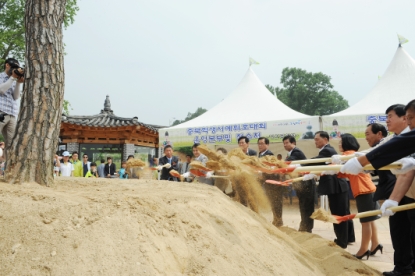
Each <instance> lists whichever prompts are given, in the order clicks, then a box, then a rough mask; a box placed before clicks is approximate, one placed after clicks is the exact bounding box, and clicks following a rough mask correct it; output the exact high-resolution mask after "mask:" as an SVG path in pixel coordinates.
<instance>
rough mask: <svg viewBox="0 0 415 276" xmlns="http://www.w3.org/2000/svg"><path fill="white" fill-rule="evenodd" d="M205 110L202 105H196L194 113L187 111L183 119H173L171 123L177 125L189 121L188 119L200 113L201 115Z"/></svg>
mask: <svg viewBox="0 0 415 276" xmlns="http://www.w3.org/2000/svg"><path fill="white" fill-rule="evenodd" d="M206 111H207V110H206V109H204V108H203V107H198V108H197V110H196V112H195V113H190V112H189V113H187V116H186V118H185V119H184V120H175V121H174V122H173V124H172V125H173V126H175V125H179V124H181V123H184V122H187V121H190V120H192V119H194V118H196V117H199V116H200V115H202V114H203V113H205V112H206Z"/></svg>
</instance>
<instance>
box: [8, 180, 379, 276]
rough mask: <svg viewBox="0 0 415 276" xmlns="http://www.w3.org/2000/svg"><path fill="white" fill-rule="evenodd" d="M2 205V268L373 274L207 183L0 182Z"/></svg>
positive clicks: (21, 271)
mask: <svg viewBox="0 0 415 276" xmlns="http://www.w3.org/2000/svg"><path fill="white" fill-rule="evenodd" d="M0 206H1V212H0V271H1V275H73V274H77V275H97V274H101V275H359V274H363V273H369V274H372V275H376V274H378V272H377V271H374V270H372V269H370V268H369V267H367V266H366V265H365V264H363V263H362V262H360V261H358V260H355V259H350V258H347V257H345V256H343V254H346V255H347V254H348V253H346V251H344V250H342V249H340V248H339V247H331V246H329V242H328V241H325V240H323V239H321V238H319V237H318V236H316V235H311V234H306V233H299V232H296V231H294V230H290V229H288V230H284V231H285V232H286V233H283V232H282V231H280V230H279V229H278V228H276V227H274V226H272V225H271V224H270V223H269V222H267V221H266V220H265V219H263V218H262V217H261V216H260V215H258V214H256V213H254V212H252V211H251V210H249V209H248V208H246V207H243V206H242V205H241V204H239V203H237V202H235V201H233V200H232V199H230V198H229V197H227V196H226V195H224V194H223V193H222V192H220V191H219V189H217V188H216V187H212V186H209V185H203V184H193V183H172V182H166V181H151V180H119V179H85V178H61V179H59V180H58V181H56V185H55V186H54V187H52V188H46V187H43V186H39V185H37V184H30V183H29V184H23V185H9V184H5V183H4V182H0ZM290 231H291V232H290ZM347 256H349V255H347Z"/></svg>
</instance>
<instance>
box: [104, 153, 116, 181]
mask: <svg viewBox="0 0 415 276" xmlns="http://www.w3.org/2000/svg"><path fill="white" fill-rule="evenodd" d="M115 171H116V167H115V164H114V163H112V157H111V156H108V157H107V164H105V167H104V174H105V177H108V178H112V177H114V174H115Z"/></svg>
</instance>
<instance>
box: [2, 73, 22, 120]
mask: <svg viewBox="0 0 415 276" xmlns="http://www.w3.org/2000/svg"><path fill="white" fill-rule="evenodd" d="M9 78H10V77H9V76H8V75H7V74H6V73H5V72H2V73H0V84H2V83H5V82H6V81H8V80H9ZM15 87H16V82H15V81H14V82H13V84H12V86H11V87H10V88H9V89H8V90H7V91H6V92H5V93H4V94H2V93H0V111H1V112H3V113H7V114H9V115H13V116H15V117H17V115H18V114H19V107H18V105H17V100H14V98H13V91H14V88H15Z"/></svg>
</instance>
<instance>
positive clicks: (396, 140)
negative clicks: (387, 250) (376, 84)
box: [342, 100, 415, 276]
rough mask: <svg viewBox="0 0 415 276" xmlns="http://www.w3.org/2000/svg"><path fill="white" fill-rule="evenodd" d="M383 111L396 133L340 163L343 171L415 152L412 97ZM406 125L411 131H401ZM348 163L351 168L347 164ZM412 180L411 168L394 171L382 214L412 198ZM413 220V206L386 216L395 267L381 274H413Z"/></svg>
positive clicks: (414, 101) (412, 199)
mask: <svg viewBox="0 0 415 276" xmlns="http://www.w3.org/2000/svg"><path fill="white" fill-rule="evenodd" d="M386 113H387V114H388V121H387V123H388V127H389V130H390V131H393V132H394V133H395V135H394V137H393V138H392V139H391V140H390V141H388V142H386V143H384V144H382V145H380V146H378V147H376V148H375V149H373V150H372V151H370V152H369V153H368V154H366V156H361V157H359V158H353V159H351V160H349V161H348V162H347V163H346V165H344V166H343V168H342V170H343V171H346V172H351V173H352V174H354V173H358V171H359V170H362V166H365V165H367V164H369V161H370V162H371V163H372V165H373V166H374V167H375V168H380V167H383V166H385V165H387V164H390V163H391V162H393V161H396V160H397V159H399V158H401V157H404V156H408V155H409V154H412V153H414V152H415V147H414V144H415V143H414V140H415V132H414V131H413V129H415V100H412V101H410V102H409V103H408V104H407V105H406V106H405V107H404V106H403V105H393V106H391V107H389V108H388V109H387V110H386ZM405 115H406V116H405ZM406 126H409V128H410V129H411V131H409V132H406V133H402V132H405V127H406ZM405 159H407V160H408V161H409V164H410V163H412V164H413V166H414V168H415V161H414V159H413V158H405ZM401 161H402V160H401ZM349 162H350V163H349ZM349 166H350V167H351V169H350V168H348V167H349ZM408 168H409V167H408ZM356 169H358V170H356ZM355 170H356V171H355ZM381 172H383V173H385V172H389V171H384V170H383V171H381ZM413 180H414V171H413V170H412V171H408V172H406V173H403V174H398V175H397V180H396V184H395V183H394V187H393V191H392V193H390V194H389V195H388V197H386V198H388V199H387V200H385V202H384V203H383V204H382V207H381V210H382V215H387V216H390V215H392V214H393V212H392V211H389V210H386V208H388V207H393V206H397V205H405V204H410V203H413V202H415V199H414V196H413V194H412V193H409V194H407V195H405V193H406V192H407V191H408V190H409V189H410V187H411V185H413ZM414 221H415V211H413V210H408V211H403V212H398V213H396V214H395V215H393V216H391V217H390V218H389V229H390V234H391V239H392V245H393V248H394V250H395V252H394V265H395V267H394V269H393V270H392V271H389V272H384V273H383V275H389V276H398V275H412V272H413V271H415V264H414V256H415V235H414V230H415V223H414Z"/></svg>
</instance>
